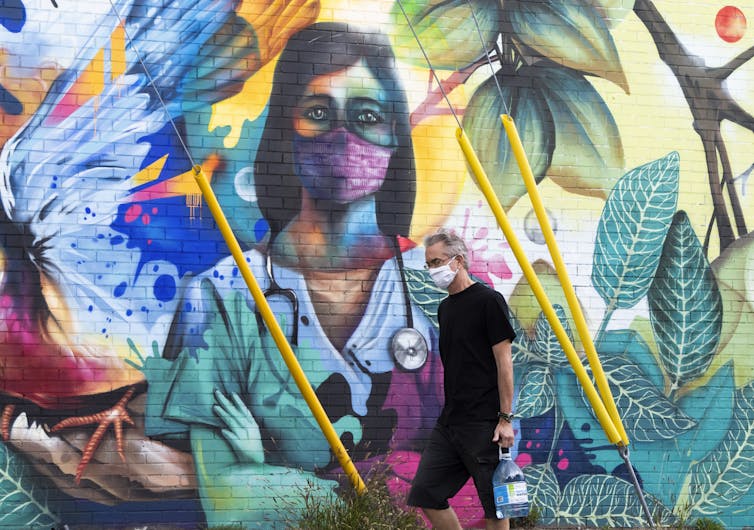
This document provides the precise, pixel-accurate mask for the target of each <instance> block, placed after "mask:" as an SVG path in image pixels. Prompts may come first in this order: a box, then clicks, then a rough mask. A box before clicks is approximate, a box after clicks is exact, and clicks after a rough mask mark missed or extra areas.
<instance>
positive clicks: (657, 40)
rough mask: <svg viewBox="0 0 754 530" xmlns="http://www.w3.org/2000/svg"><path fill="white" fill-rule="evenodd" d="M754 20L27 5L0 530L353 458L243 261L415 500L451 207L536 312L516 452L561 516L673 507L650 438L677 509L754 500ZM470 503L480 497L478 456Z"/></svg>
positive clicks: (65, 520) (548, 514) (536, 495)
mask: <svg viewBox="0 0 754 530" xmlns="http://www.w3.org/2000/svg"><path fill="white" fill-rule="evenodd" d="M401 7H402V8H403V10H405V15H406V16H404V12H403V11H402V9H401ZM753 16H754V4H752V3H751V2H739V3H738V4H735V5H725V4H724V3H717V2H711V1H705V2H697V3H680V2H660V1H655V2H652V1H650V0H634V1H633V2H632V1H623V2H610V1H606V0H590V1H586V0H584V1H581V2H547V1H544V0H541V1H540V0H537V1H529V2H512V1H507V2H496V1H482V0H478V1H473V2H470V3H468V2H455V3H441V4H435V3H430V2H408V1H404V2H402V3H401V4H398V3H393V2H388V1H382V0H380V1H379V2H374V1H372V2H340V1H336V0H333V1H328V0H320V1H316V0H301V1H297V2H283V1H258V0H247V1H244V2H232V1H221V0H215V1H201V0H196V1H192V2H156V1H143V0H128V1H121V0H114V1H113V2H112V3H103V4H97V3H95V4H92V3H91V2H83V1H79V0H73V1H59V2H55V1H53V2H50V3H45V2H36V3H33V2H27V1H22V0H15V1H5V2H3V3H2V5H0V35H1V36H2V38H0V143H1V144H2V154H0V171H1V172H2V177H3V178H2V182H1V183H0V186H2V187H1V188H0V194H1V197H2V210H0V216H1V217H0V229H1V230H2V235H1V236H0V245H1V247H0V248H1V250H2V254H1V256H2V261H1V263H2V275H0V289H1V290H2V295H1V296H0V312H2V324H0V381H2V388H1V390H2V393H1V394H0V395H1V396H2V407H3V413H2V420H1V421H0V431H1V435H2V438H3V441H4V443H3V444H2V446H0V447H1V448H2V450H1V451H0V462H1V463H2V465H0V470H2V471H1V472H0V491H2V495H0V504H2V506H0V528H27V527H28V528H32V527H42V526H44V527H57V526H60V527H62V525H64V524H67V525H69V527H77V526H78V527H84V526H87V525H88V526H94V527H106V526H126V527H138V526H140V525H141V526H143V525H157V524H163V525H168V524H169V525H183V526H185V527H189V528H191V527H197V526H200V525H209V526H213V525H222V524H233V523H236V522H240V523H242V524H243V525H245V526H248V527H250V528H252V527H258V528H274V527H281V528H282V527H285V525H286V524H287V523H289V522H291V520H292V519H294V518H295V517H296V514H297V513H299V511H300V510H301V508H302V505H303V499H304V497H305V496H307V495H309V496H311V495H314V496H316V495H327V494H329V493H331V492H333V491H335V489H336V488H337V487H338V486H339V485H340V486H342V485H344V484H346V483H347V482H348V479H347V478H346V475H345V474H344V473H343V472H342V469H341V464H342V462H339V461H338V459H336V458H335V457H334V456H333V453H332V450H331V448H330V446H329V444H328V441H327V439H326V438H325V436H323V435H322V433H321V431H320V429H319V427H318V425H317V423H316V421H315V420H314V419H313V418H312V413H311V412H310V410H309V406H308V405H307V403H306V400H305V399H304V398H303V397H302V394H301V391H300V390H299V388H298V387H297V384H296V381H295V379H294V378H293V377H292V376H291V375H290V373H289V370H288V367H287V366H286V365H285V363H284V362H283V360H282V358H281V357H280V354H279V353H278V348H277V346H276V344H275V338H276V335H277V333H276V331H275V330H274V326H273V325H272V324H271V323H265V322H264V318H263V316H262V312H263V311H261V310H260V305H263V304H262V303H261V301H259V300H255V299H254V298H253V297H252V296H251V294H250V293H249V289H248V287H247V285H246V283H245V281H244V271H243V268H245V267H248V270H249V271H250V272H251V273H252V275H253V276H254V277H255V278H256V281H257V282H258V283H259V285H260V288H261V290H263V291H266V292H267V294H268V295H269V296H268V297H267V298H266V300H267V301H268V303H269V306H270V308H271V310H272V313H273V314H275V315H276V317H277V320H278V322H279V325H280V332H281V333H280V334H281V335H282V336H283V337H285V338H286V339H287V342H288V343H289V344H290V345H291V346H292V350H291V351H292V352H293V353H294V355H295V357H296V359H297V360H298V362H299V363H300V365H301V367H302V369H303V372H305V374H306V376H307V378H308V381H309V383H310V384H311V385H312V388H313V389H314V390H315V395H316V396H317V397H318V399H319V401H320V402H321V404H322V406H323V407H324V410H325V411H326V413H327V416H328V417H329V420H330V421H331V422H332V425H333V427H334V431H335V433H336V437H335V438H338V440H339V443H340V444H342V446H343V447H344V448H345V449H347V450H348V454H349V455H350V456H351V458H352V461H353V463H354V464H355V466H356V469H357V470H358V471H359V472H360V473H361V474H362V475H363V476H364V477H367V476H370V475H372V474H374V473H376V472H378V473H379V474H380V477H381V480H384V481H386V483H387V484H388V487H389V489H390V491H391V494H392V495H393V497H394V498H395V500H396V502H397V503H398V504H402V503H404V502H405V496H406V494H407V491H408V488H409V486H410V481H411V479H412V478H413V474H414V472H415V469H416V465H417V463H418V459H419V456H420V454H421V450H422V448H423V444H424V442H425V440H426V438H427V436H428V433H429V430H430V429H431V428H432V426H433V424H434V421H435V419H436V417H437V415H438V414H439V411H440V408H441V407H442V399H443V398H442V396H443V394H442V366H441V363H440V361H439V356H438V330H437V318H436V312H437V305H438V304H439V302H440V300H441V299H442V298H443V297H444V293H443V292H442V291H441V290H438V289H437V288H436V287H435V286H434V285H433V284H432V282H431V280H430V278H429V276H428V274H427V273H426V271H425V270H424V268H423V265H424V248H423V238H424V237H425V236H427V235H429V234H431V233H433V232H434V231H435V230H437V229H438V228H442V227H445V228H452V229H454V230H455V231H456V232H457V233H458V234H459V235H461V236H462V237H463V238H464V239H465V240H466V242H467V244H468V247H469V255H468V258H469V270H470V272H471V273H472V274H473V275H474V276H475V277H476V278H477V279H478V280H480V281H484V282H486V283H487V284H489V285H490V286H492V287H493V288H495V289H497V290H498V291H500V292H501V293H503V294H504V295H505V297H506V299H507V301H508V303H509V306H510V308H511V313H512V319H513V322H514V324H515V327H516V330H517V332H518V337H517V339H516V341H515V342H514V345H513V356H514V365H515V382H516V406H515V408H516V413H517V416H518V418H519V419H518V420H517V422H516V424H515V426H516V432H517V443H516V447H515V449H514V455H515V458H516V461H517V462H518V463H519V465H521V466H522V467H523V468H524V471H525V473H526V474H527V477H528V479H529V487H530V496H531V499H532V502H533V503H535V504H536V505H537V506H538V507H539V508H540V510H541V522H542V523H545V524H551V525H588V526H595V527H600V526H638V525H642V524H645V522H646V521H645V519H644V516H643V513H642V509H641V506H640V503H639V501H638V498H637V496H636V493H635V490H634V487H633V482H632V478H631V474H630V473H629V472H628V468H627V465H626V461H624V459H622V458H621V455H620V454H619V453H618V452H617V451H616V447H617V445H622V444H623V443H624V442H625V441H628V442H630V443H629V446H628V447H629V449H630V463H631V464H633V467H634V470H635V473H636V475H637V477H638V480H639V481H640V483H641V485H642V487H643V491H644V492H645V494H646V500H647V503H648V506H649V508H650V510H651V511H652V512H653V513H654V514H655V517H656V518H657V520H660V521H662V522H664V523H667V524H677V523H678V522H679V521H687V522H693V521H694V520H696V519H699V518H710V519H713V520H717V521H719V522H721V523H723V524H724V525H725V527H726V528H734V529H735V528H745V527H747V526H749V525H751V523H752V520H754V514H753V513H752V509H751V508H750V506H751V505H754V502H752V501H753V497H752V495H754V494H753V493H752V480H753V479H752V478H751V477H752V476H754V467H753V466H754V464H752V462H754V449H752V445H753V442H752V440H753V439H754V438H752V435H751V432H752V430H754V429H753V427H754V415H753V414H752V412H751V411H752V410H754V407H752V401H754V390H753V388H754V387H752V383H751V380H752V376H753V375H754V365H753V364H752V361H751V356H750V355H749V344H750V343H751V332H750V329H751V325H750V324H751V321H752V319H753V318H754V312H753V310H752V302H753V301H754V297H753V295H752V287H751V269H752V263H753V262H752V258H751V250H750V249H751V247H752V245H751V239H752V238H751V236H750V234H749V228H750V226H751V224H752V223H754V219H752V216H751V211H752V205H751V193H750V190H749V189H748V178H749V174H750V173H751V170H752V161H751V156H750V152H749V151H750V145H751V138H752V137H751V133H752V127H754V120H753V119H752V117H751V112H752V110H751V93H750V90H749V89H748V87H749V86H750V83H749V82H750V81H751V76H752V75H753V70H752V64H751V62H750V61H748V58H749V57H750V55H751V53H750V51H751V46H752V38H751V30H750V29H747V20H750V19H751V18H752V17H753ZM407 20H409V21H410V26H409V24H408V23H407ZM415 35H416V37H418V40H419V42H420V43H421V47H420V46H419V45H418V44H417V39H416V38H415ZM485 50H486V52H487V53H486V54H485V53H484V52H485ZM427 59H428V60H429V64H430V65H431V66H432V69H430V68H429V67H428V63H427ZM501 114H507V115H509V116H511V117H512V118H513V121H514V123H515V125H516V128H517V130H518V133H519V137H520V140H521V142H522V145H523V148H524V151H525V153H526V155H527V158H528V162H529V164H530V168H531V171H532V176H533V177H534V180H535V181H536V182H537V183H538V191H539V194H540V196H541V200H542V204H543V207H544V213H545V214H546V217H547V219H548V221H549V225H550V227H551V229H552V233H553V234H554V240H555V242H556V244H557V248H558V249H559V252H560V253H561V255H562V262H563V265H564V269H565V270H566V271H567V274H568V276H569V278H570V282H571V283H572V285H573V287H574V296H573V297H572V298H571V301H576V305H577V306H578V308H579V309H580V311H577V312H576V313H581V314H583V315H584V325H583V326H581V331H582V333H581V334H580V333H579V332H578V326H579V324H578V321H577V318H576V317H574V316H573V312H572V311H571V310H570V309H569V304H568V299H567V297H566V295H565V294H564V293H563V289H562V288H561V280H560V279H559V278H558V274H557V272H558V271H557V270H556V268H557V267H556V265H557V260H556V259H555V258H553V257H552V256H551V254H550V252H549V251H548V246H547V245H546V244H545V242H546V235H545V234H546V232H547V230H546V229H543V228H542V227H541V226H540V224H539V223H538V221H537V216H536V214H535V211H534V208H533V206H532V204H533V203H532V201H531V200H530V199H529V197H528V196H527V191H526V188H525V186H524V181H523V180H522V179H521V176H520V172H519V167H518V164H517V162H516V159H515V157H514V156H513V155H514V153H513V152H512V150H511V147H510V143H509V140H508V137H507V136H506V134H505V131H504V129H503V127H502V125H501V122H500V115H501ZM459 125H461V126H462V127H463V129H464V131H465V132H466V134H467V136H468V138H469V139H470V142H471V144H472V146H473V147H474V150H475V152H476V154H477V155H478V157H479V160H480V161H481V164H482V167H483V168H484V170H485V172H486V174H487V176H488V177H489V181H490V184H491V188H492V190H493V191H494V195H495V196H496V197H497V199H498V200H499V204H500V206H501V208H500V209H498V210H497V211H498V213H499V214H502V212H505V213H504V214H502V215H504V216H505V217H506V218H507V219H508V220H509V222H510V225H511V228H512V232H514V233H515V235H516V239H517V241H515V242H514V241H506V239H505V238H504V236H503V233H502V231H501V230H500V228H499V226H498V219H496V217H495V215H494V214H493V211H495V210H494V208H491V207H490V205H489V204H488V203H487V200H486V199H485V196H484V195H483V193H482V192H481V191H480V189H479V187H478V186H477V185H476V183H475V179H474V178H472V177H471V173H470V172H469V167H468V165H467V162H466V160H465V158H464V156H463V153H462V151H461V149H460V148H459V145H458V143H457V141H456V139H455V133H456V129H457V128H458V127H459ZM197 173H201V174H203V175H204V177H205V178H206V179H207V180H208V181H209V182H210V185H211V188H212V189H213V190H214V193H215V194H216V196H217V199H218V202H219V204H220V206H221V208H222V210H223V211H224V213H225V216H226V217H227V220H228V223H229V227H230V229H231V230H232V231H233V233H234V234H235V237H236V238H237V241H238V243H239V246H240V251H239V253H238V254H237V256H236V257H238V258H239V259H240V261H241V262H242V264H244V265H241V266H239V264H238V263H237V262H236V261H235V260H234V258H233V257H231V256H230V252H229V251H228V246H227V245H226V242H225V241H224V239H223V237H222V235H221V231H220V230H219V229H218V224H217V223H216V221H215V220H214V218H213V216H212V212H211V211H210V209H209V207H208V206H207V202H206V201H205V200H203V199H202V195H201V190H200V189H199V187H198V185H197V183H196V181H195V178H194V176H195V174H197ZM517 247H518V248H520V250H521V253H520V254H519V255H518V256H517V255H516V252H514V249H515V248H517ZM521 256H524V257H523V258H522V259H525V260H526V261H527V262H528V263H531V265H532V266H533V270H534V271H535V272H536V273H537V276H538V278H539V282H540V283H541V285H542V287H543V291H544V292H545V293H546V295H547V297H548V298H549V300H550V302H551V303H552V304H553V305H554V309H555V310H554V313H553V314H554V315H556V317H557V318H558V319H559V320H560V322H561V326H562V328H563V330H564V331H565V334H566V335H568V336H569V337H570V339H571V341H572V343H573V344H574V348H573V351H574V353H575V356H576V357H578V358H579V359H581V362H583V363H584V364H585V365H588V363H587V357H592V360H595V359H594V356H592V355H588V352H590V351H594V352H596V354H597V355H598V359H599V361H600V364H599V365H596V364H593V366H591V367H589V366H587V371H586V373H585V374H584V375H583V380H584V381H586V380H590V381H591V380H593V381H595V382H598V383H602V382H605V383H606V385H598V386H602V388H603V389H604V388H605V386H607V387H609V388H610V390H611V395H612V398H608V396H607V395H606V394H605V395H603V396H602V397H601V398H600V397H595V396H596V394H595V396H593V397H592V399H591V400H590V399H589V398H588V397H587V396H588V395H589V392H587V393H585V391H584V390H582V387H581V385H580V384H579V380H578V378H577V376H576V375H575V374H574V369H573V367H572V366H571V364H570V363H569V361H568V358H567V354H566V352H564V349H563V346H562V344H560V343H559V341H558V337H557V336H556V334H555V332H554V331H553V328H552V325H551V324H550V323H548V321H547V318H546V317H545V314H544V313H543V312H542V308H541V307H540V306H539V304H538V301H537V298H536V296H535V294H534V292H533V290H532V288H531V287H530V286H529V282H528V281H527V278H526V277H525V275H524V274H523V271H522V268H521V266H520V265H519V262H518V258H519V257H521ZM406 327H409V328H410V327H413V328H415V329H416V330H417V331H419V334H420V335H421V336H422V337H423V339H424V341H426V344H427V347H428V358H427V360H426V362H423V363H421V362H420V363H418V365H416V366H410V367H409V368H411V369H408V370H407V369H405V367H402V366H401V364H400V363H399V362H398V361H397V360H396V358H397V357H396V355H395V352H394V351H393V349H391V344H392V343H393V342H394V339H395V336H396V333H397V332H398V331H399V330H400V329H401V328H406ZM402 340H404V341H405V340H408V339H406V338H405V337H402ZM411 340H416V339H415V338H414V339H411ZM412 344H413V343H412ZM413 345H415V344H413ZM398 358H400V355H398ZM587 386H588V385H587ZM611 401H613V402H614V403H615V411H617V413H616V414H613V417H612V419H606V418H607V417H608V416H609V414H608V413H607V412H602V411H601V410H600V407H601V406H602V403H603V402H605V403H606V404H607V407H608V408H607V410H608V411H610V410H611V405H610V402H611ZM595 407H596V408H597V409H598V411H597V412H596V413H595V412H594V411H593V409H594V408H595ZM612 429H615V430H612ZM605 430H607V432H605ZM624 432H625V436H623V433H624ZM616 442H620V443H618V444H617V445H616ZM452 505H453V506H454V508H455V509H456V511H457V512H458V513H459V516H460V517H461V519H462V520H463V521H464V524H465V525H466V526H468V527H483V526H484V523H483V521H482V513H481V509H480V507H479V505H478V501H477V500H476V498H475V491H474V489H473V486H472V485H471V484H467V485H466V486H465V487H464V488H463V489H462V491H461V492H460V493H459V494H458V495H457V496H456V498H455V499H454V500H453V502H452Z"/></svg>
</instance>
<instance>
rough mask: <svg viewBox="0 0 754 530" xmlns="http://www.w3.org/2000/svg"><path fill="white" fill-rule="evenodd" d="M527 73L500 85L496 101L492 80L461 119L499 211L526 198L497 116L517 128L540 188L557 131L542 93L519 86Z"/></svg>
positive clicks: (473, 99) (477, 94) (491, 79)
mask: <svg viewBox="0 0 754 530" xmlns="http://www.w3.org/2000/svg"><path fill="white" fill-rule="evenodd" d="M528 71H530V69H527V68H522V69H521V70H519V71H518V72H517V73H516V74H515V77H509V78H506V79H503V80H502V83H503V85H502V92H503V96H502V97H501V96H500V92H499V91H498V88H497V85H496V83H495V79H494V78H492V77H490V78H489V79H487V80H486V81H485V82H484V83H482V84H481V86H480V87H479V88H478V89H477V90H476V92H474V95H473V96H472V97H471V100H470V101H469V105H468V107H467V109H466V113H465V114H464V117H463V128H464V129H465V130H466V133H467V134H468V136H469V140H470V141H471V145H473V146H474V150H475V151H476V153H477V156H478V157H479V161H480V162H481V163H482V166H483V167H484V170H485V172H486V173H487V177H488V178H489V180H490V183H491V184H492V187H493V188H494V190H495V194H496V195H497V198H498V199H499V200H500V204H501V205H502V206H503V209H505V210H507V209H509V208H510V207H511V206H513V204H515V202H516V201H517V200H518V199H519V198H520V197H521V196H522V195H524V194H525V193H526V187H525V186H524V183H523V180H522V179H521V172H520V170H519V168H518V164H517V162H516V159H515V157H514V156H513V152H512V151H511V147H510V141H509V140H508V137H507V135H506V134H505V131H504V130H503V124H502V123H501V122H500V115H501V114H510V116H511V117H512V118H513V120H514V121H515V123H516V128H517V129H518V135H519V137H520V138H521V143H522V144H523V147H524V151H525V152H526V156H527V158H528V160H529V165H530V166H531V170H532V173H533V174H534V178H535V180H537V182H539V181H540V180H541V179H542V177H544V175H545V172H546V171H547V168H548V167H549V166H550V161H551V157H552V149H553V146H554V139H555V132H554V131H555V130H554V128H553V125H552V117H551V116H550V113H549V111H548V110H547V108H546V106H545V103H544V100H543V99H542V96H541V94H540V92H539V91H538V90H537V89H536V88H534V87H532V86H531V84H530V83H525V82H521V83H520V85H521V86H515V87H513V86H509V85H511V84H512V83H518V81H517V79H518V80H520V79H525V78H527V72H528Z"/></svg>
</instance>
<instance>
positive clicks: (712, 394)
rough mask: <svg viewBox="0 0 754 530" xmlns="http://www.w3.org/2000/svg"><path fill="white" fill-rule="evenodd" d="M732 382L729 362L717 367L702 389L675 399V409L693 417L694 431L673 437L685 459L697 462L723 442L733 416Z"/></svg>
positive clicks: (732, 377) (690, 391) (733, 388)
mask: <svg viewBox="0 0 754 530" xmlns="http://www.w3.org/2000/svg"><path fill="white" fill-rule="evenodd" d="M735 393H736V383H735V380H734V368H733V361H728V362H727V363H725V364H724V365H723V366H722V367H720V369H719V370H717V372H715V375H713V376H712V377H711V378H710V379H709V380H708V381H707V383H706V384H705V385H704V386H695V387H694V388H693V389H691V390H689V391H688V392H684V394H683V397H682V398H680V399H679V400H678V406H679V407H681V409H682V410H683V411H685V412H686V414H688V415H689V416H692V417H694V418H696V420H697V426H696V429H694V430H693V431H690V432H688V433H685V434H683V435H681V436H680V437H678V438H677V443H678V445H679V446H680V447H681V448H683V449H684V450H685V451H684V452H685V453H686V455H688V458H689V460H697V461H698V460H701V459H702V458H703V457H704V455H706V454H707V453H708V452H710V451H713V450H715V449H716V448H717V446H718V445H719V444H720V443H721V442H722V441H723V438H724V437H725V435H726V434H727V432H728V431H727V429H721V428H720V426H721V425H728V424H729V423H730V420H731V418H732V417H733V410H734V408H735V407H734V403H735V399H736V397H735Z"/></svg>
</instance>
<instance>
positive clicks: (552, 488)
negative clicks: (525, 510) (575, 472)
mask: <svg viewBox="0 0 754 530" xmlns="http://www.w3.org/2000/svg"><path fill="white" fill-rule="evenodd" d="M523 471H524V475H525V476H526V488H527V493H528V494H529V504H530V505H534V506H537V507H538V508H539V509H540V513H541V518H542V520H541V521H540V522H541V523H545V524H549V523H551V522H552V521H553V520H554V518H555V508H556V507H557V506H558V505H559V504H560V486H559V485H558V479H557V478H556V477H555V473H553V471H552V468H551V467H550V465H549V464H531V465H529V466H526V467H525V468H524V470H523Z"/></svg>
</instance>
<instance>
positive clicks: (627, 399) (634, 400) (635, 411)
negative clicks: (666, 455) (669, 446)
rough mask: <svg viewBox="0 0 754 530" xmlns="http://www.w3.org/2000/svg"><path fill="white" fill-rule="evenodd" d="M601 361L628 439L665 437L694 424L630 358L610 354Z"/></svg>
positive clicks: (675, 435) (669, 437)
mask: <svg viewBox="0 0 754 530" xmlns="http://www.w3.org/2000/svg"><path fill="white" fill-rule="evenodd" d="M601 364H602V368H603V370H604V372H605V376H606V377H607V380H608V382H609V384H610V389H611V391H612V394H613V398H614V399H615V405H616V407H617V408H618V411H619V412H620V415H621V419H622V421H623V426H624V427H625V428H626V431H627V432H628V435H629V439H630V440H631V441H637V442H654V441H657V440H668V439H671V438H675V437H677V436H678V435H680V434H683V433H684V432H687V431H689V430H691V429H693V428H694V427H695V426H696V424H697V422H696V420H694V419H693V418H691V417H689V416H688V415H687V414H686V413H685V412H684V411H683V410H681V409H680V408H679V407H678V406H677V405H675V404H674V403H673V402H672V401H670V400H669V399H668V398H667V397H666V396H665V395H664V394H663V393H662V392H661V390H660V389H658V388H657V387H655V386H654V385H653V384H652V383H650V382H649V381H648V379H647V376H646V375H645V374H644V372H643V371H642V370H641V368H640V367H639V366H638V365H637V364H635V363H634V362H633V361H632V360H631V359H629V358H627V357H624V356H621V355H611V356H609V357H604V358H603V359H602V362H601ZM589 372H590V374H591V370H589ZM582 396H583V394H582ZM584 401H585V402H586V397H585V396H584Z"/></svg>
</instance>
